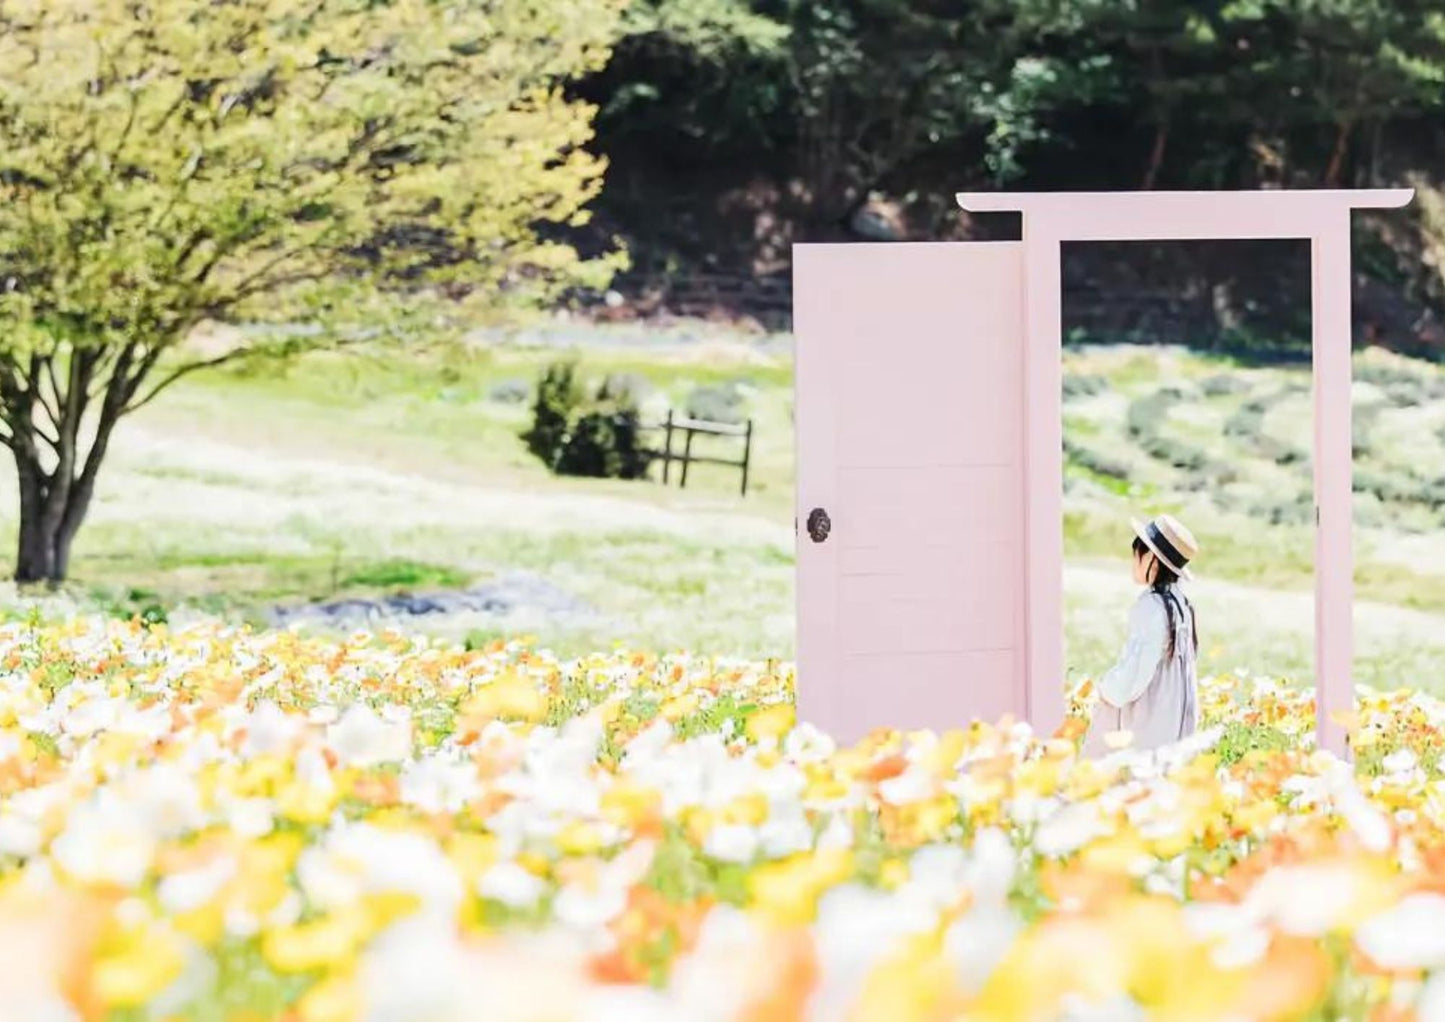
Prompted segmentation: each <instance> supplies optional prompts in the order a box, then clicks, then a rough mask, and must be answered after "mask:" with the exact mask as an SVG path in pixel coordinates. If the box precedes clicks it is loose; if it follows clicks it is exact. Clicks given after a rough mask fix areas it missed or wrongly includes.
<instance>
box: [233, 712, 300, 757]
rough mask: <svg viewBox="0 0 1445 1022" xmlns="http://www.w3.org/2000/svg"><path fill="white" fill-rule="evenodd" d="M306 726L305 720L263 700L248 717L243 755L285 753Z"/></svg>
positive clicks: (242, 746)
mask: <svg viewBox="0 0 1445 1022" xmlns="http://www.w3.org/2000/svg"><path fill="white" fill-rule="evenodd" d="M304 726H305V722H304V721H303V720H301V719H300V718H298V717H293V716H291V715H289V714H287V713H286V712H284V711H283V710H282V709H281V708H280V707H279V706H277V705H276V704H275V703H273V702H272V701H271V700H269V699H266V700H262V701H261V702H260V703H257V704H256V708H255V709H253V710H252V711H251V712H250V714H248V715H247V717H246V721H245V728H246V737H245V739H244V740H242V742H241V755H243V756H247V757H254V756H269V755H272V754H273V753H278V754H279V753H284V752H286V751H287V750H288V749H289V748H290V746H291V741H292V739H293V738H295V737H296V735H297V734H299V733H300V732H301V729H302V728H303V727H304Z"/></svg>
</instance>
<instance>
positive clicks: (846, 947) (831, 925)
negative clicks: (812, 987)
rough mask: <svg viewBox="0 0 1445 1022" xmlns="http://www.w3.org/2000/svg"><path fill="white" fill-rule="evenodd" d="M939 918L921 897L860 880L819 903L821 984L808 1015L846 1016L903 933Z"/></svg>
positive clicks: (817, 930)
mask: <svg viewBox="0 0 1445 1022" xmlns="http://www.w3.org/2000/svg"><path fill="white" fill-rule="evenodd" d="M937 922H938V914H937V912H935V911H933V910H931V909H930V908H928V906H926V905H925V904H923V903H922V902H920V901H917V900H916V899H914V900H904V901H900V900H898V899H895V898H893V897H891V896H890V895H888V894H887V893H885V892H882V891H876V890H872V889H870V888H867V887H863V886H862V885H860V884H844V885H842V886H841V887H835V888H833V889H832V890H830V891H828V892H827V893H826V894H824V895H823V897H822V899H821V900H820V901H819V903H818V921H817V923H816V924H815V925H814V928H813V929H814V935H815V936H814V939H815V946H816V948H817V954H818V973H819V979H818V988H817V991H816V993H815V994H814V996H813V999H812V1001H811V1002H810V1004H809V1015H808V1017H809V1018H810V1019H816V1020H819V1022H823V1020H831V1019H839V1018H845V1017H846V1016H847V1014H848V1008H849V1006H850V1005H851V1004H853V1003H854V1001H855V1000H856V999H857V996H858V992H859V990H860V988H861V986H862V984H863V983H864V981H865V980H866V979H867V977H868V973H869V971H870V970H871V969H872V968H873V967H874V966H875V965H876V964H877V963H878V961H879V960H880V959H882V958H883V957H884V956H886V955H888V954H889V953H891V952H893V951H894V950H896V949H897V947H898V946H899V942H900V941H902V940H903V939H904V938H906V937H908V936H911V935H914V934H918V933H923V932H925V931H927V930H929V929H931V928H932V927H933V926H935V925H936V924H937Z"/></svg>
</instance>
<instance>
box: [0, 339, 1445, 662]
mask: <svg viewBox="0 0 1445 1022" xmlns="http://www.w3.org/2000/svg"><path fill="white" fill-rule="evenodd" d="M556 357H557V352H555V351H551V350H536V349H532V348H526V347H520V346H506V345H504V346H497V347H481V346H477V347H469V348H453V349H445V350H432V351H422V352H418V353H413V354H410V355H408V356H402V355H399V354H395V353H391V354H376V353H374V354H348V355H344V356H342V355H317V356H311V357H308V358H305V359H303V360H301V361H299V362H298V363H296V364H294V365H292V366H290V367H289V368H287V369H286V370H285V371H284V372H278V373H266V374H259V373H258V374H246V373H238V372H231V373H216V374H213V375H211V376H207V377H200V378H195V379H194V380H193V381H188V382H187V383H186V384H184V385H182V386H180V387H177V388H175V389H174V390H173V391H171V392H169V393H168V394H167V395H166V397H165V398H164V399H162V400H160V401H158V402H156V403H155V404H153V405H152V406H150V407H148V408H147V409H146V410H145V411H144V412H142V413H141V414H140V415H139V416H137V417H136V418H135V419H134V420H131V421H128V422H126V423H124V424H123V425H122V427H121V429H120V431H119V433H118V436H117V439H116V442H115V443H114V444H113V445H112V449H113V451H114V453H113V455H112V460H111V461H110V463H109V464H108V465H107V468H106V471H105V472H104V473H103V475H102V482H101V487H100V491H99V493H98V496H97V501H96V505H95V507H94V510H93V513H92V517H91V520H90V521H89V523H88V524H87V525H86V527H85V529H84V530H83V531H82V533H81V535H80V538H79V540H78V542H77V545H76V551H75V558H74V571H73V575H74V583H75V588H76V589H77V591H78V592H80V593H81V594H82V596H83V597H84V598H85V599H87V600H90V599H94V600H98V601H99V602H101V603H102V604H103V605H105V606H109V607H113V608H117V609H120V610H125V609H141V608H143V607H145V606H150V605H152V604H155V605H159V606H174V605H177V604H189V605H192V606H195V607H197V608H200V609H203V610H206V611H209V612H219V613H223V614H226V615H229V616H236V617H242V618H251V619H255V620H257V621H259V620H261V619H262V613H263V611H264V610H265V609H266V608H269V607H272V606H275V605H278V604H279V605H294V604H298V603H305V602H309V601H316V600H327V599H334V598H339V597H344V596H355V595H369V594H378V593H384V592H394V591H398V590H411V591H426V590H432V589H457V588H463V587H466V586H469V585H472V584H476V583H484V582H486V581H487V580H489V579H496V578H500V577H503V576H505V575H507V574H509V573H516V572H524V573H529V574H531V575H535V576H538V577H541V578H544V579H546V580H547V582H549V583H550V584H552V585H554V586H556V587H558V588H560V589H561V590H563V591H565V592H566V593H568V594H570V595H571V596H573V597H575V598H576V599H577V600H578V601H581V603H582V604H584V605H585V606H586V607H587V608H589V613H587V614H582V615H575V614H574V615H570V616H566V617H564V618H553V617H548V616H547V615H545V614H544V615H540V616H539V615H536V614H527V613H522V614H519V615H517V616H513V617H502V618H497V617H495V616H487V615H475V616H467V615H453V616H450V617H447V618H445V619H439V620H430V619H418V621H417V626H418V627H422V628H424V629H427V630H434V631H437V632H439V633H442V634H447V635H450V636H456V637H462V636H468V635H470V636H471V637H473V638H478V639H479V638H484V637H489V636H492V635H496V634H501V633H516V632H519V631H520V632H526V633H531V634H534V635H536V636H537V638H538V640H539V641H540V642H541V643H542V644H544V645H547V646H550V647H552V648H554V649H557V650H558V651H560V652H564V653H574V652H579V651H581V650H584V649H591V648H597V647H604V648H605V647H607V646H608V645H610V644H611V643H613V642H614V641H616V642H622V643H626V644H628V645H635V646H643V647H647V648H660V649H676V648H688V649H693V650H698V651H703V652H708V653H717V654H741V655H749V656H790V655H791V654H792V648H793V608H792V598H793V596H792V594H793V577H792V572H793V569H792V542H793V536H792V515H793V509H792V488H793V431H792V391H791V386H792V378H791V376H792V372H791V364H790V360H789V359H788V357H787V356H786V355H780V354H776V353H775V352H773V351H772V350H771V349H768V350H764V349H763V348H761V347H760V346H758V345H756V344H753V343H751V342H749V341H747V340H746V339H734V340H723V341H718V342H700V343H697V344H693V345H688V346H682V345H674V346H663V347H659V348H647V349H635V350H634V349H627V348H613V347H588V348H586V349H585V350H584V351H582V352H581V353H580V357H581V361H580V365H581V368H582V371H583V373H584V375H585V376H586V377H588V378H589V379H592V380H595V381H600V380H601V379H602V378H603V377H604V376H605V375H607V374H627V375H629V376H632V377H634V378H635V379H637V380H641V381H644V386H645V390H646V391H647V392H649V394H650V397H649V399H648V400H649V401H650V403H651V405H652V407H653V408H655V409H661V408H662V407H666V406H669V405H670V406H672V407H676V408H678V409H682V408H684V407H685V406H686V403H687V398H688V395H689V394H690V393H691V392H692V391H693V389H694V388H696V387H699V386H705V385H717V384H721V383H733V382H736V383H740V384H743V385H744V386H745V387H746V388H747V389H746V393H747V394H748V413H749V414H750V415H751V416H752V417H753V418H754V420H755V423H756V440H755V449H754V469H753V477H752V487H751V489H750V492H749V495H748V497H747V498H746V499H743V498H740V497H739V495H738V493H737V482H738V479H737V472H736V470H733V469H727V468H722V467H713V466H697V467H696V468H695V471H694V474H693V475H692V476H691V478H690V479H689V486H688V488H687V489H686V490H680V489H678V488H677V486H676V483H675V480H674V485H673V486H671V487H663V486H662V485H660V484H659V483H657V482H655V481H653V482H634V483H625V482H604V481H592V480H568V479H557V478H554V477H552V476H550V475H549V474H548V473H547V472H546V470H545V469H544V468H543V466H541V465H540V464H539V463H537V462H536V461H535V460H534V459H533V458H532V457H531V456H530V455H529V454H528V453H527V452H526V450H525V449H524V447H523V445H522V443H521V441H520V439H519V434H520V433H521V431H522V430H523V429H524V428H525V426H526V423H527V421H528V412H529V408H528V404H527V403H526V401H525V400H523V401H521V402H518V401H516V400H515V398H516V397H517V396H518V395H519V394H523V393H525V389H526V387H527V386H529V385H530V383H531V382H532V381H533V380H534V379H535V378H536V376H537V374H538V373H539V372H540V371H541V369H542V367H543V366H544V365H545V364H546V363H547V362H548V361H549V360H551V359H553V358H556ZM1361 359H1362V361H1361V371H1362V375H1364V376H1367V377H1369V378H1370V379H1371V380H1374V379H1382V380H1385V381H1386V383H1387V384H1388V388H1389V390H1388V393H1387V392H1386V391H1383V390H1381V389H1380V387H1379V386H1378V385H1377V384H1375V383H1371V382H1365V383H1363V384H1362V388H1364V389H1363V391H1362V394H1357V401H1358V400H1362V399H1370V400H1374V399H1376V398H1378V397H1379V395H1380V394H1385V400H1386V404H1387V407H1386V408H1385V409H1384V410H1383V411H1382V412H1381V413H1380V414H1377V415H1375V416H1374V417H1373V419H1371V420H1370V424H1369V425H1368V427H1367V429H1368V431H1369V435H1368V437H1367V440H1368V444H1369V448H1368V450H1367V452H1366V453H1365V454H1363V455H1362V457H1361V459H1360V461H1359V463H1358V464H1357V473H1374V476H1372V478H1373V477H1376V476H1377V477H1379V478H1380V479H1382V480H1383V482H1382V483H1381V484H1380V487H1381V488H1382V490H1383V492H1385V493H1386V494H1387V497H1388V498H1389V499H1383V500H1382V499H1381V498H1380V497H1379V496H1378V495H1376V494H1372V493H1363V494H1361V495H1360V509H1359V517H1360V524H1359V527H1358V528H1357V547H1358V549H1359V553H1360V564H1359V571H1358V574H1357V582H1358V585H1359V596H1360V600H1361V603H1360V606H1359V608H1358V610H1357V614H1356V617H1357V628H1358V631H1359V647H1360V655H1359V663H1358V671H1359V676H1360V679H1361V680H1363V681H1371V682H1375V683H1384V684H1389V683H1392V682H1398V683H1400V684H1412V685H1420V686H1423V687H1427V688H1431V687H1433V688H1436V689H1445V528H1442V520H1441V512H1440V509H1438V508H1435V507H1432V506H1431V505H1430V504H1429V496H1430V491H1429V490H1428V488H1427V486H1426V484H1427V483H1428V480H1424V481H1417V480H1414V479H1413V477H1411V476H1409V475H1408V474H1406V472H1405V470H1404V468H1402V467H1401V461H1402V459H1401V457H1400V452H1401V450H1402V448H1404V446H1405V445H1406V444H1409V445H1413V446H1412V447H1411V448H1410V449H1409V450H1408V452H1407V453H1408V455H1409V457H1408V464H1411V465H1416V466H1420V465H1428V464H1430V461H1429V459H1430V457H1432V456H1433V457H1434V458H1435V460H1434V462H1433V465H1434V466H1435V468H1436V471H1437V472H1438V471H1440V470H1441V466H1445V436H1442V429H1441V426H1442V423H1445V416H1442V415H1441V410H1440V407H1439V406H1438V405H1437V404H1435V403H1433V402H1432V401H1430V400H1421V399H1420V395H1425V396H1426V397H1428V396H1429V395H1430V394H1432V393H1433V391H1432V390H1430V388H1431V387H1433V386H1434V383H1433V381H1435V380H1439V379H1441V378H1442V374H1441V373H1440V371H1439V370H1438V369H1433V368H1430V367H1426V366H1423V365H1420V364H1414V363H1404V362H1399V361H1397V362H1391V363H1389V364H1388V365H1385V364H1384V363H1381V362H1380V361H1379V360H1378V358H1377V357H1376V356H1373V355H1368V356H1362V357H1361ZM1066 369H1067V371H1068V374H1069V375H1070V377H1072V378H1076V379H1075V381H1074V388H1073V390H1071V392H1070V395H1069V397H1068V398H1067V400H1066V404H1065V414H1066V421H1067V423H1068V430H1067V432H1068V436H1069V437H1070V439H1071V441H1072V442H1076V443H1077V444H1079V445H1082V446H1083V448H1084V454H1082V455H1079V456H1077V457H1076V456H1075V452H1073V451H1072V450H1071V454H1070V456H1069V459H1068V467H1067V469H1066V483H1067V495H1066V517H1065V521H1064V522H1063V523H1062V524H1063V528H1064V534H1065V539H1066V548H1067V551H1068V555H1069V558H1070V568H1069V571H1068V573H1067V578H1066V602H1067V609H1068V610H1067V620H1068V636H1067V638H1068V647H1069V658H1068V659H1069V664H1070V668H1071V671H1073V672H1075V673H1089V672H1093V671H1096V670H1098V669H1100V668H1101V667H1103V666H1105V665H1106V664H1107V662H1108V660H1109V658H1110V656H1111V655H1112V653H1113V650H1114V647H1115V645H1116V643H1117V641H1118V638H1119V634H1120V633H1121V632H1122V628H1123V623H1124V620H1125V616H1126V608H1127V604H1128V601H1129V599H1130V598H1131V589H1130V586H1129V583H1128V580H1127V578H1126V575H1125V566H1124V563H1123V561H1122V558H1121V554H1122V552H1123V551H1124V550H1125V548H1126V546H1127V542H1128V539H1129V533H1128V531H1127V514H1128V513H1129V512H1130V511H1131V510H1138V511H1144V512H1149V511H1155V510H1160V509H1173V510H1177V511H1179V512H1180V513H1181V514H1184V515H1187V516H1188V520H1189V521H1190V523H1191V524H1192V525H1193V526H1194V528H1195V530H1196V532H1198V534H1199V536H1200V539H1201V541H1202V544H1203V547H1204V551H1205V554H1204V558H1203V560H1202V562H1201V569H1202V571H1201V574H1202V576H1203V578H1202V580H1201V583H1200V585H1199V587H1198V592H1197V594H1196V595H1197V598H1198V600H1199V602H1200V605H1201V631H1202V632H1203V633H1204V636H1205V660H1206V664H1207V665H1209V666H1212V667H1218V668H1232V667H1235V666H1240V665H1244V666H1248V667H1251V668H1253V669H1255V670H1258V671H1261V672H1271V673H1283V674H1288V675H1292V676H1298V677H1307V676H1308V674H1309V650H1310V648H1311V642H1312V640H1311V629H1312V627H1313V617H1312V611H1311V609H1310V598H1309V589H1310V586H1311V582H1312V570H1313V565H1312V555H1313V538H1312V528H1311V523H1310V521H1309V520H1308V516H1307V515H1306V516H1303V517H1302V516H1301V515H1300V514H1299V512H1298V509H1299V508H1300V507H1305V508H1308V506H1309V474H1308V473H1309V468H1308V462H1307V459H1306V460H1305V461H1303V462H1300V461H1299V460H1298V459H1297V458H1294V456H1292V455H1290V454H1289V453H1288V447H1289V443H1290V442H1291V441H1290V437H1291V435H1292V434H1294V433H1296V432H1297V427H1298V418H1299V414H1300V409H1299V408H1298V407H1297V404H1291V403H1290V402H1297V401H1298V393H1299V391H1300V390H1301V388H1303V389H1304V390H1305V392H1306V395H1307V387H1308V376H1307V374H1306V373H1304V372H1303V371H1300V370H1291V369H1280V368H1271V369H1258V368H1246V367H1239V366H1233V365H1230V364H1228V363H1225V362H1220V361H1213V360H1206V359H1204V358H1200V357H1197V356H1191V355H1184V354H1180V353H1177V352H1170V351H1160V350H1139V349H1134V350H1128V351H1118V350H1098V349H1090V350H1087V351H1083V352H1074V351H1071V352H1069V353H1067V355H1066ZM1391 374H1395V375H1391ZM1401 374H1404V375H1401ZM1396 376H1399V378H1401V379H1404V378H1405V377H1406V376H1408V378H1409V380H1410V381H1416V380H1417V379H1418V381H1423V382H1418V383H1417V382H1409V383H1407V384H1401V383H1398V382H1390V381H1392V380H1395V378H1396ZM1083 378H1089V379H1091V380H1092V381H1093V382H1087V381H1086V382H1084V383H1079V379H1083ZM1165 380H1169V381H1170V384H1171V385H1175V386H1181V387H1182V388H1183V390H1182V392H1181V393H1180V394H1179V395H1177V396H1174V397H1171V398H1169V399H1168V400H1156V401H1154V402H1153V405H1152V406H1149V400H1148V399H1149V398H1150V396H1151V395H1154V394H1156V393H1157V392H1158V391H1159V390H1160V389H1161V387H1162V386H1164V383H1163V381H1165ZM1221 380H1223V381H1224V382H1223V383H1221ZM1411 387H1415V388H1416V389H1415V390H1411V389H1410V388H1411ZM1371 388H1374V389H1371ZM1389 394H1394V395H1395V398H1394V399H1393V400H1391V399H1389ZM1412 395H1413V396H1414V398H1415V400H1414V402H1413V403H1410V402H1409V401H1406V400H1404V399H1406V398H1410V397H1411V396H1412ZM508 397H510V398H512V400H507V398H508ZM1141 402H1143V403H1144V404H1145V405H1146V407H1142V408H1141V407H1140V404H1141ZM1251 403H1252V406H1251V407H1250V408H1246V407H1245V406H1246V405H1251ZM1304 407H1305V414H1307V408H1308V405H1307V403H1306V404H1305V406H1304ZM1160 408H1162V409H1163V410H1162V413H1161V411H1160ZM860 414H861V412H860ZM1251 416H1253V418H1251ZM1362 418H1363V417H1362ZM1231 422H1233V423H1234V424H1233V425H1230V423H1231ZM1254 423H1260V424H1262V425H1261V426H1260V428H1259V429H1253V428H1252V424H1254ZM1412 424H1413V425H1412ZM1161 436H1162V437H1165V438H1168V439H1170V440H1171V441H1173V442H1174V446H1180V445H1187V446H1189V447H1191V449H1194V450H1197V451H1198V461H1197V463H1195V464H1192V465H1186V466H1183V467H1181V466H1176V465H1171V464H1167V463H1165V462H1163V461H1161V460H1160V458H1159V457H1157V456H1156V455H1155V454H1152V453H1151V450H1153V449H1154V448H1155V447H1158V446H1159V445H1158V443H1157V438H1158V437H1161ZM1261 436H1268V437H1270V438H1272V441H1273V442H1272V443H1271V442H1270V441H1261V440H1260V439H1259V438H1260V437H1261ZM1358 439H1359V437H1358V436H1357V440H1358ZM700 442H701V441H700ZM708 442H710V443H712V444H715V445H717V449H718V451H719V452H721V451H723V450H725V449H727V445H728V444H729V443H731V441H727V440H722V439H719V440H712V441H708ZM1432 444H1434V445H1436V446H1434V447H1431V445H1432ZM1282 451H1284V452H1285V453H1281V452H1282ZM1220 464H1223V465H1226V466H1229V467H1230V469H1231V471H1230V474H1229V478H1228V479H1227V481H1222V482H1221V481H1218V480H1211V479H1210V478H1208V473H1209V472H1210V471H1214V470H1215V469H1216V468H1217V466H1218V465H1220ZM656 474H657V473H656V470H654V475H656ZM3 486H4V487H5V488H6V489H7V490H8V492H7V493H6V494H5V495H4V498H5V499H8V500H10V501H11V502H12V503H11V506H13V501H14V490H13V482H12V481H11V480H10V479H8V478H7V479H5V480H3ZM1412 486H1417V488H1418V489H1419V491H1420V492H1419V493H1416V491H1415V490H1413V489H1411V488H1410V487H1412ZM1391 487H1393V488H1391ZM0 542H5V543H13V523H6V526H5V527H4V528H0Z"/></svg>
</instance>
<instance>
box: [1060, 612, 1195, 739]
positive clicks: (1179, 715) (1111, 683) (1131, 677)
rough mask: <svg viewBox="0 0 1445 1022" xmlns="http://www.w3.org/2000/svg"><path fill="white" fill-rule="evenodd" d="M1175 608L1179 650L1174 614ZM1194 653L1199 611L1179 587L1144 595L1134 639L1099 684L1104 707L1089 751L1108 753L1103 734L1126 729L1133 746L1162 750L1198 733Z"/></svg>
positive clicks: (1133, 616)
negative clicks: (1170, 609) (1170, 611)
mask: <svg viewBox="0 0 1445 1022" xmlns="http://www.w3.org/2000/svg"><path fill="white" fill-rule="evenodd" d="M1166 598H1168V599H1171V600H1172V601H1177V602H1176V603H1175V606H1174V648H1173V650H1172V651H1171V650H1170V648H1169V615H1168V612H1167V611H1166V610H1165V607H1164V601H1165V599H1166ZM1197 685H1198V677H1197V671H1196V667H1195V653H1194V611H1193V608H1192V607H1191V606H1190V605H1189V603H1188V601H1187V600H1185V599H1184V597H1183V595H1182V594H1181V593H1180V592H1179V590H1178V589H1177V588H1175V587H1171V588H1170V590H1169V596H1168V597H1166V596H1165V595H1163V594H1161V593H1158V592H1155V591H1154V590H1152V589H1151V590H1147V591H1145V592H1144V593H1143V594H1142V595H1141V596H1140V597H1139V599H1138V601H1137V602H1136V603H1135V604H1134V609H1133V611H1132V612H1131V613H1130V614H1129V638H1128V640H1127V642H1125V644H1124V651H1123V652H1122V653H1121V654H1120V655H1119V660H1118V662H1117V663H1116V664H1114V666H1113V667H1111V668H1110V669H1109V671H1108V673H1107V674H1105V675H1104V677H1103V678H1101V679H1100V680H1099V686H1098V687H1099V703H1098V706H1097V707H1096V708H1095V710H1094V719H1093V721H1092V723H1091V724H1090V727H1089V735H1088V739H1087V741H1086V742H1085V746H1084V751H1085V752H1086V753H1087V754H1090V755H1097V754H1099V753H1102V752H1104V751H1106V746H1105V744H1104V736H1105V735H1107V734H1109V733H1110V732H1114V731H1127V732H1129V733H1130V735H1131V736H1132V739H1133V740H1132V742H1131V747H1132V748H1135V749H1157V748H1158V747H1159V746H1161V745H1168V744H1170V743H1171V742H1177V741H1179V740H1180V739H1181V738H1185V737H1187V736H1189V735H1191V734H1193V733H1194V731H1195V729H1196V728H1197V727H1198V725H1199V710H1198V692H1197Z"/></svg>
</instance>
